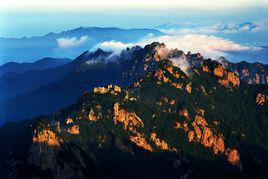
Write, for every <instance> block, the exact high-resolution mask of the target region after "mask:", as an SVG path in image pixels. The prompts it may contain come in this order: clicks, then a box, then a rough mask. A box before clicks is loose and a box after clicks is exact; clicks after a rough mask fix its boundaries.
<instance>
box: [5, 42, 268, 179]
mask: <svg viewBox="0 0 268 179" xmlns="http://www.w3.org/2000/svg"><path fill="white" fill-rule="evenodd" d="M221 60H222V63H223V64H221V63H219V62H217V61H213V60H211V59H204V58H203V57H202V56H201V54H191V53H188V54H185V53H183V52H182V51H181V50H178V49H173V50H170V49H168V48H167V47H166V46H165V44H160V43H152V44H149V45H147V46H145V47H144V48H141V47H133V48H131V49H126V50H124V51H123V52H122V53H121V54H120V55H118V56H111V53H109V52H104V51H102V50H97V51H96V52H94V53H88V52H85V53H83V54H82V55H80V56H79V57H77V58H76V59H75V60H74V61H72V62H71V63H69V64H67V65H70V64H71V65H72V66H76V68H73V69H72V70H71V71H70V72H68V73H66V75H64V77H63V78H61V79H60V80H59V81H57V82H54V83H53V84H49V85H46V86H43V87H40V88H39V89H37V90H35V91H34V92H33V93H31V94H30V93H28V94H27V95H22V96H20V97H18V98H17V99H16V100H15V99H13V101H12V102H11V101H10V103H9V106H6V107H7V108H6V110H7V111H8V110H13V115H12V116H13V117H15V118H17V119H23V118H24V117H26V116H27V115H28V116H30V115H33V112H34V111H37V110H39V112H40V111H42V110H45V109H48V110H51V111H52V110H55V111H56V110H57V108H61V107H62V106H64V105H69V104H71V103H72V105H71V106H69V107H68V108H65V109H62V110H59V111H57V112H55V113H53V114H51V115H41V116H38V117H36V118H34V119H33V120H25V121H17V122H9V123H6V124H5V125H2V126H1V127H0V143H1V145H0V178H64V179H65V178H66V179H69V178H70V179H71V178H267V177H268V171H267V166H268V131H267V126H268V120H267V116H268V85H267V84H256V83H257V82H258V83H262V82H263V81H261V80H255V81H254V80H251V83H252V84H248V83H246V81H248V80H249V78H252V77H254V76H256V75H257V73H259V72H260V73H262V72H263V71H265V70H266V72H267V66H265V65H263V64H248V63H246V62H242V63H239V64H231V63H229V64H228V62H227V61H226V60H224V59H221ZM71 65H70V66H71ZM65 68H66V66H65ZM231 69H234V71H231ZM236 73H237V74H238V75H239V77H240V78H239V77H238V76H237V75H236ZM251 73H255V75H252V76H251ZM259 76H260V75H259ZM241 79H242V80H241ZM244 79H245V81H243V80H244ZM248 82H249V81H248ZM264 82H265V81H264ZM110 83H111V84H110ZM96 85H97V86H96ZM119 85H120V86H119ZM87 89H88V90H87ZM83 90H84V91H83ZM74 101H76V102H74ZM2 105H3V104H1V106H2ZM56 105H57V106H56ZM27 108H28V109H27ZM25 110H28V111H27V113H26V112H25ZM30 110H32V111H30ZM3 112H5V110H4V111H0V114H1V115H2V114H3ZM31 112H32V113H31ZM43 112H44V111H43ZM6 114H7V113H6ZM10 114H11V113H9V114H8V115H9V116H8V118H9V119H12V118H13V117H11V115H10ZM0 118H2V116H1V117H0ZM6 118H7V116H6ZM2 119H5V118H2Z"/></svg>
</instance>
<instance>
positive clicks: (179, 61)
mask: <svg viewBox="0 0 268 179" xmlns="http://www.w3.org/2000/svg"><path fill="white" fill-rule="evenodd" d="M170 60H171V61H172V63H173V65H174V66H176V67H179V68H180V69H181V70H182V71H183V72H184V73H186V74H187V75H188V71H189V69H190V64H189V63H188V61H187V60H186V58H185V57H181V58H172V59H170Z"/></svg>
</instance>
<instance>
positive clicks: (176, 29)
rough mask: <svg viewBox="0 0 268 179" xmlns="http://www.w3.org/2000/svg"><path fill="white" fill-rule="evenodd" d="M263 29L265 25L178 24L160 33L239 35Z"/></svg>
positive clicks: (164, 27) (167, 26)
mask: <svg viewBox="0 0 268 179" xmlns="http://www.w3.org/2000/svg"><path fill="white" fill-rule="evenodd" d="M262 29H263V24H259V23H255V22H248V23H242V24H235V23H217V24H212V25H199V24H191V26H188V27H187V25H186V26H183V28H182V27H181V26H180V25H179V24H177V23H170V24H166V25H163V26H161V27H160V31H162V32H163V33H165V34H169V35H183V34H184V35H186V34H207V35H209V34H217V33H225V34H228V33H239V32H253V33H254V32H258V31H261V30H262Z"/></svg>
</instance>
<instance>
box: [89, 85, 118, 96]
mask: <svg viewBox="0 0 268 179" xmlns="http://www.w3.org/2000/svg"><path fill="white" fill-rule="evenodd" d="M107 92H111V93H114V94H115V93H116V92H121V88H120V87H119V86H116V85H108V86H107V88H105V87H95V88H94V89H93V93H99V94H105V93H107Z"/></svg>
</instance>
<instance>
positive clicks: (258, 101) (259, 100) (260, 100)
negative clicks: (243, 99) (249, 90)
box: [256, 93, 268, 106]
mask: <svg viewBox="0 0 268 179" xmlns="http://www.w3.org/2000/svg"><path fill="white" fill-rule="evenodd" d="M267 99H268V97H267V96H266V95H265V94H261V93H258V95H257V96H256V104H258V105H261V106H262V105H264V103H265V102H266V101H267Z"/></svg>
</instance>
